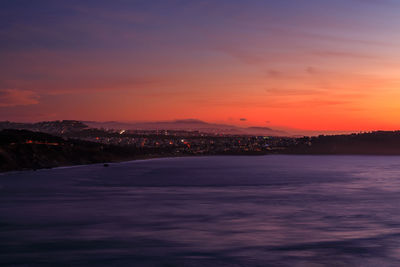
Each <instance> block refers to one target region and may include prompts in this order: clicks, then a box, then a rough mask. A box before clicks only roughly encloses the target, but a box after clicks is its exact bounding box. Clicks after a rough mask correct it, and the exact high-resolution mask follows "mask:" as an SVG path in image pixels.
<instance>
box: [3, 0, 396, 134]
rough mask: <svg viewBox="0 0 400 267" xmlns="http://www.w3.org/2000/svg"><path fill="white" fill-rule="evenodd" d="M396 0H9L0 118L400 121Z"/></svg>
mask: <svg viewBox="0 0 400 267" xmlns="http://www.w3.org/2000/svg"><path fill="white" fill-rule="evenodd" d="M399 13H400V1H398V0H279V1H276V0H263V1H260V0H241V1H239V0H210V1H207V0H204V1H201V0H197V1H194V0H185V1H184V0H159V1H157V0H143V1H139V0H137V1H136V0H129V1H128V0H113V1H111V0H109V1H105V0H93V1H89V0H69V1H56V0H48V1H45V0H35V1H31V0H2V1H1V3H0V120H10V121H24V122H30V121H43V120H58V119H76V120H97V121H111V120H113V121H167V120H176V119H188V118H193V119H199V120H204V121H208V122H214V123H226V124H233V125H238V126H266V127H272V128H279V129H304V130H310V131H369V130H396V129H400V31H399V29H400V16H399V15H398V14H399Z"/></svg>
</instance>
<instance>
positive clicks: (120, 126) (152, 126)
mask: <svg viewBox="0 0 400 267" xmlns="http://www.w3.org/2000/svg"><path fill="white" fill-rule="evenodd" d="M89 128H97V129H102V128H103V129H115V130H175V131H199V132H202V133H212V134H232V135H265V136H288V135H289V134H288V133H286V132H284V131H279V130H274V129H271V128H267V127H246V128H245V127H237V126H233V125H226V124H217V123H208V122H204V121H201V120H196V119H187V120H175V121H160V122H132V123H127V122H117V121H109V122H96V121H74V120H63V121H43V122H36V123H19V122H9V121H3V122H0V130H1V129H19V130H30V131H37V132H45V133H51V134H58V135H60V134H64V133H69V132H77V131H81V130H84V129H89Z"/></svg>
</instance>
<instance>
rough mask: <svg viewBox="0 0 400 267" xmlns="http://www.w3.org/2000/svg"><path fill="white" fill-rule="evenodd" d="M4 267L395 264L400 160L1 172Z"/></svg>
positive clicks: (217, 161)
mask: <svg viewBox="0 0 400 267" xmlns="http://www.w3.org/2000/svg"><path fill="white" fill-rule="evenodd" d="M0 265H2V266H4V265H14V266H18V265H21V266H32V265H33V266H36V265H48V266H60V265H66V266H86V265H101V266H326V265H328V266H399V265H400V157H384V156H379V157H375V156H261V157H200V158H174V159H155V160H148V161H136V162H127V163H120V164H111V165H110V167H108V168H105V167H103V166H102V165H91V166H81V167H71V168H58V169H53V170H40V171H36V172H33V171H28V172H15V173H6V174H1V175H0Z"/></svg>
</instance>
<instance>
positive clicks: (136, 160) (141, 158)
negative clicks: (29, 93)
mask: <svg viewBox="0 0 400 267" xmlns="http://www.w3.org/2000/svg"><path fill="white" fill-rule="evenodd" d="M241 156H242V157H262V156H311V157H321V156H341V157H353V156H362V157H400V154H398V155H394V154H303V153H298V154H292V153H281V154H276V153H269V154H247V155H245V154H236V155H235V154H208V155H180V156H171V155H166V156H144V157H137V158H135V159H123V160H115V161H104V162H92V163H85V164H65V165H64V164H62V165H59V166H54V167H42V168H37V169H33V168H32V169H31V168H23V169H14V170H0V176H1V175H3V174H9V173H13V172H30V171H41V170H53V169H68V168H79V167H85V166H94V165H104V168H107V167H109V166H111V165H112V164H125V163H133V162H143V161H151V160H158V159H177V158H202V157H241ZM105 165H107V166H105Z"/></svg>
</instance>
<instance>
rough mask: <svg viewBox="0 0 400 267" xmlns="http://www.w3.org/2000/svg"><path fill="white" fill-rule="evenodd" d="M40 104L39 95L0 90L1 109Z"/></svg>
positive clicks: (26, 91) (22, 91)
mask: <svg viewBox="0 0 400 267" xmlns="http://www.w3.org/2000/svg"><path fill="white" fill-rule="evenodd" d="M35 104H39V95H38V94H37V93H35V92H33V91H29V90H18V89H0V107H14V106H28V105H35Z"/></svg>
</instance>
